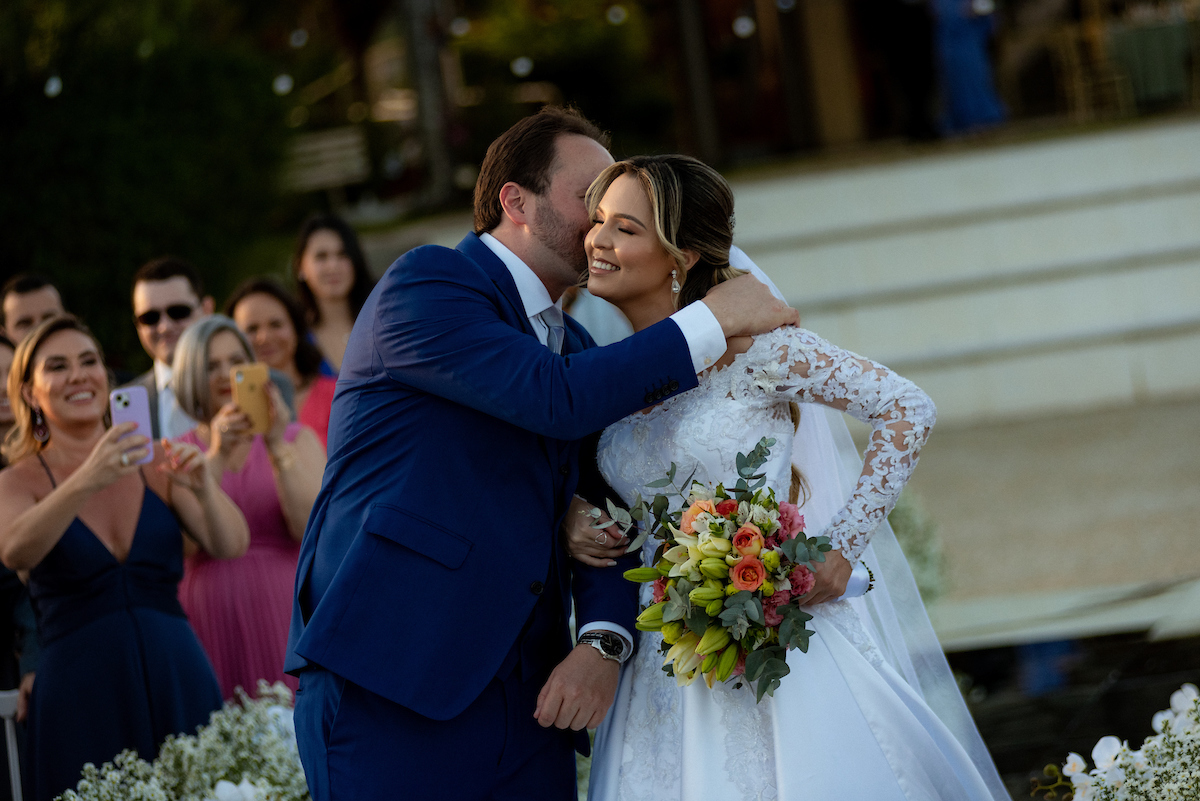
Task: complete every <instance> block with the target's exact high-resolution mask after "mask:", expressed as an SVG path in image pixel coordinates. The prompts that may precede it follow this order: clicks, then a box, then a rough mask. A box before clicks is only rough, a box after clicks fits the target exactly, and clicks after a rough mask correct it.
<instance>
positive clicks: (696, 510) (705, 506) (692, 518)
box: [679, 501, 717, 534]
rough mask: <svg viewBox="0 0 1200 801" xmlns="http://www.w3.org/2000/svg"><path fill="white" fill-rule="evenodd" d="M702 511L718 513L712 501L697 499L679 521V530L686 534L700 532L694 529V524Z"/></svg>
mask: <svg viewBox="0 0 1200 801" xmlns="http://www.w3.org/2000/svg"><path fill="white" fill-rule="evenodd" d="M701 512H708V513H709V514H710V515H715V514H716V513H717V507H715V506H713V502H712V501H696V502H695V503H693V504H692V505H691V507H690V508H689V509H688V510H687V511H686V512H684V513H683V519H682V520H680V521H679V530H680V531H682V532H683V533H684V534H698V533H700V532H698V531H692V524H693V523H695V522H696V518H697V517H699V516H700V513H701Z"/></svg>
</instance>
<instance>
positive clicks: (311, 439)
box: [172, 315, 325, 698]
mask: <svg viewBox="0 0 1200 801" xmlns="http://www.w3.org/2000/svg"><path fill="white" fill-rule="evenodd" d="M252 361H254V351H253V349H252V348H251V347H250V343H249V342H248V341H247V340H246V338H245V336H244V335H243V334H242V332H241V331H239V330H238V328H237V326H236V325H235V324H234V322H233V320H231V319H229V318H228V317H224V316H222V315H213V316H211V317H206V318H204V319H203V320H201V321H199V322H197V323H195V324H194V325H192V326H191V327H190V328H188V329H187V331H185V332H184V334H183V336H182V337H180V339H179V344H178V345H177V346H176V348H175V361H174V366H173V367H174V369H173V378H172V384H173V387H174V389H175V397H176V398H178V399H179V404H180V406H181V407H182V408H183V409H184V410H185V411H186V412H187V413H188V414H190V415H191V416H192V417H193V418H195V419H196V420H198V421H201V422H200V423H199V425H198V426H197V428H196V429H195V430H194V431H191V432H189V433H188V434H185V435H184V436H183V437H181V438H180V439H181V441H183V442H190V443H192V444H195V445H198V446H200V447H201V448H204V449H206V450H207V452H208V458H209V459H211V460H213V461H214V462H216V463H218V464H219V465H220V466H221V467H222V468H223V471H222V478H221V488H222V489H223V490H224V491H225V493H226V494H227V495H229V497H230V498H232V499H233V502H234V503H235V504H237V506H238V508H240V509H241V510H242V514H243V515H245V517H246V522H247V523H248V524H249V527H250V547H249V549H248V550H247V551H246V555H245V556H242V557H241V558H239V559H233V560H228V561H218V560H215V559H211V558H209V557H208V556H207V555H205V554H203V553H199V552H197V553H193V554H190V555H189V556H188V558H187V562H186V565H185V569H184V577H183V581H182V582H181V583H180V585H179V601H180V603H181V604H182V605H183V608H184V611H186V612H187V615H188V618H189V619H190V620H191V622H192V627H193V628H194V629H195V630H196V635H197V636H198V637H199V638H200V642H201V644H202V645H203V646H204V650H205V651H207V652H208V656H209V658H210V659H211V660H212V663H213V668H214V669H215V670H216V673H217V680H218V681H219V682H220V685H221V694H222V695H223V696H224V697H225V698H230V697H232V696H233V694H234V688H235V687H239V686H240V687H242V688H244V689H245V690H246V691H247V692H248V693H250V694H251V695H254V691H255V688H256V687H257V685H258V681H259V679H266V680H267V681H269V682H275V681H280V680H282V681H284V682H286V683H287V684H288V686H290V687H291V688H292V689H293V690H295V689H296V680H295V679H294V678H292V677H291V676H285V675H284V673H283V656H284V649H285V648H286V645H287V635H288V625H289V621H290V619H291V613H292V585H293V583H294V581H295V576H296V558H297V556H298V554H299V548H300V538H301V537H302V536H303V535H304V526H305V524H306V523H307V521H308V513H309V511H310V510H311V509H312V504H313V500H314V499H315V498H316V496H317V490H318V489H319V488H320V485H321V474H322V472H323V471H324V469H325V453H324V449H323V448H322V447H321V444H320V443H319V442H318V441H317V437H316V435H315V434H313V432H312V431H311V430H310V429H308V428H305V427H304V426H302V425H299V424H297V423H290V422H288V419H287V418H288V415H287V413H286V407H285V406H284V404H283V399H282V398H281V397H280V395H279V391H278V390H277V389H276V388H275V387H274V386H271V387H270V399H271V404H270V405H271V428H270V430H269V431H268V432H267V433H266V434H265V435H263V434H252V433H251V432H250V430H249V429H250V420H249V419H248V418H247V416H246V415H245V413H243V412H242V411H241V410H239V409H238V407H237V406H236V405H235V404H234V403H233V395H232V386H231V384H230V380H229V370H230V368H231V367H233V366H235V365H239V364H248V363H250V362H252ZM281 412H282V413H281Z"/></svg>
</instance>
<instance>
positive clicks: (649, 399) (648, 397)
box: [642, 392, 654, 404]
mask: <svg viewBox="0 0 1200 801" xmlns="http://www.w3.org/2000/svg"><path fill="white" fill-rule="evenodd" d="M642 400H644V401H645V402H646V403H647V404H650V403H654V393H653V392H647V393H646V397H644V398H642Z"/></svg>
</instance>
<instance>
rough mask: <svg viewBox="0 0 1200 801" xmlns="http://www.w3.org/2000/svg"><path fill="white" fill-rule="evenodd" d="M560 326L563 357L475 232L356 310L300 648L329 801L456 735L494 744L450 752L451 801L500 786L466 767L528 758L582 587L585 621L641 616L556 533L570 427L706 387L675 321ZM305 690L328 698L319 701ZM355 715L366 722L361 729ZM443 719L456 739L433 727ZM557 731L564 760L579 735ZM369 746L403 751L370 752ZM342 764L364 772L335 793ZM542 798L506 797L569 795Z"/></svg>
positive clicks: (301, 707) (301, 717) (405, 267)
mask: <svg viewBox="0 0 1200 801" xmlns="http://www.w3.org/2000/svg"><path fill="white" fill-rule="evenodd" d="M566 325H567V331H566V342H565V344H564V348H563V355H562V356H559V355H556V354H554V353H553V352H551V351H550V350H549V349H547V348H546V347H545V346H544V345H542V344H541V343H540V342H539V341H538V339H537V337H536V335H535V334H534V332H533V330H532V328H531V327H530V325H529V322H528V319H527V318H526V315H525V310H524V308H523V306H522V304H521V300H520V296H519V294H518V292H517V288H516V285H515V283H514V282H513V279H512V276H511V274H510V273H509V272H508V269H507V268H506V267H505V266H504V264H503V262H501V261H500V259H499V258H497V257H496V256H495V254H493V253H492V251H491V250H489V249H488V248H487V246H486V245H484V244H483V243H482V242H481V241H480V240H479V239H478V238H477V237H476V236H474V235H469V236H467V237H466V238H465V239H464V240H463V241H462V242H461V243H460V244H459V246H458V248H457V250H449V249H447V248H441V247H434V246H429V247H422V248H417V249H415V250H413V251H410V252H409V253H407V254H406V255H405V256H403V257H402V258H400V259H399V260H398V261H397V262H396V263H395V264H393V265H392V266H391V268H389V269H388V271H387V273H386V274H385V275H384V277H383V278H382V279H381V280H380V282H379V284H378V285H377V286H376V288H375V290H374V291H373V292H372V293H371V296H370V298H369V299H368V300H367V302H366V304H365V305H364V306H363V309H362V312H361V313H360V314H359V317H358V322H357V324H356V325H355V327H354V332H353V333H352V335H351V337H350V342H349V346H348V347H347V350H346V356H345V359H344V360H343V362H342V368H341V372H340V376H339V379H338V387H337V393H336V395H335V397H334V402H333V410H332V414H331V418H330V428H329V461H328V465H327V467H326V470H325V476H324V480H323V482H322V487H321V491H320V494H319V495H318V497H317V501H316V503H315V504H314V506H313V511H312V515H311V517H310V518H309V521H308V528H307V530H306V531H305V534H304V541H303V544H302V546H301V551H300V562H299V567H298V572H297V579H296V599H295V604H294V607H293V615H292V627H291V635H290V638H289V642H288V657H287V664H286V669H287V670H288V671H290V672H294V673H299V674H300V675H301V694H300V698H299V699H298V702H297V727H298V735H299V737H300V739H301V752H302V755H303V756H304V757H305V765H306V769H307V770H308V771H309V779H310V785H311V784H313V783H314V781H315V782H316V784H317V785H318V786H314V787H313V791H314V797H316V798H317V799H318V801H322V799H325V798H335V797H346V798H349V797H355V798H372V797H379V798H385V797H397V795H396V793H397V790H401V791H403V790H404V789H405V788H406V785H405V781H406V779H405V776H406V775H412V772H413V771H419V770H425V769H433V770H436V769H437V768H436V765H437V764H449V763H445V759H446V755H445V754H444V753H441V750H442V749H445V748H446V747H448V746H447V743H453V742H455V740H454V739H453V738H459V741H461V738H462V737H464V736H468V737H476V738H478V742H476V743H474V744H473V745H469V744H468V743H460V746H459V747H461V748H464V749H465V748H467V747H470V748H472V749H473V750H475V751H483V752H486V753H487V754H488V755H489V756H488V757H487V759H484V760H483V763H481V764H480V765H472V764H467V763H459V764H457V767H456V770H457V771H458V773H457V774H456V775H455V776H453V777H449V778H450V783H451V785H453V786H459V787H462V788H466V789H463V790H462V793H461V795H459V794H455V792H450V794H447V790H448V789H452V788H448V787H447V786H446V785H445V784H443V785H442V789H441V792H440V793H439V797H441V798H451V797H454V798H458V797H463V798H476V797H478V798H483V797H508V796H506V795H505V793H504V792H503V791H502V790H501V789H496V785H495V780H494V777H488V776H477V775H474V774H475V773H478V772H479V771H484V770H487V767H488V765H494V764H496V763H494V762H490V761H489V760H490V759H491V756H490V754H491V752H490V751H488V749H489V748H492V747H493V745H494V744H495V743H496V742H499V743H500V745H499V746H496V747H498V748H499V749H500V750H499V752H498V754H499V755H498V756H496V760H497V762H499V763H500V764H501V768H500V770H501V772H502V773H503V772H504V771H505V770H506V769H507V768H505V760H508V761H509V767H512V764H511V763H512V760H514V759H516V760H517V762H521V760H522V759H524V758H523V757H519V755H518V756H517V757H514V754H513V749H514V748H519V747H525V745H522V744H521V743H522V742H523V739H522V738H524V737H525V735H526V734H529V737H530V738H533V739H536V738H537V737H538V736H541V735H539V734H538V733H537V732H536V731H535V732H533V733H528V732H524V733H520V734H516V733H514V732H513V731H512V730H511V727H512V726H513V725H515V724H513V723H512V721H513V720H516V721H524V720H525V719H526V718H528V720H529V721H532V720H533V718H532V715H533V708H534V707H533V703H534V700H535V699H536V693H537V690H538V689H540V685H541V682H543V681H544V680H545V677H546V676H548V675H549V672H550V669H552V668H553V666H554V664H556V663H557V662H558V661H560V660H561V659H562V658H563V657H564V656H565V655H566V653H567V651H568V650H569V649H570V642H569V636H568V633H567V629H566V615H567V610H569V609H570V601H571V596H572V595H573V596H574V600H575V608H576V620H577V623H578V625H580V626H583V625H585V624H587V623H589V622H592V621H611V622H615V623H618V624H620V625H623V626H625V627H626V628H627V629H629V630H631V631H632V630H633V629H634V617H635V614H636V585H633V584H632V583H631V582H627V581H625V580H624V579H623V578H622V576H621V569H620V568H611V569H607V570H605V569H592V568H588V567H586V566H582V565H579V564H577V563H576V564H574V565H569V564H568V562H567V560H566V558H565V554H564V553H563V550H562V548H561V546H560V543H559V537H558V534H557V532H558V530H559V525H560V523H561V521H562V518H563V516H564V514H565V512H566V509H567V507H568V505H569V503H570V499H571V495H572V493H573V492H575V491H576V488H577V485H579V482H580V467H579V459H578V453H579V441H580V440H582V439H584V438H586V437H588V435H590V434H592V433H593V432H596V431H598V430H600V429H602V428H604V427H605V426H606V425H609V424H611V423H612V422H614V421H616V420H618V419H620V418H621V417H624V416H626V415H628V414H631V413H633V412H635V411H637V410H638V409H641V408H643V407H645V406H647V405H649V404H651V403H653V402H655V401H657V400H660V399H662V398H665V397H669V396H670V395H673V394H676V393H678V392H682V391H684V390H687V389H690V388H692V387H694V386H695V385H696V376H695V373H694V368H693V366H692V361H691V356H690V354H689V352H688V347H687V343H686V341H685V340H684V337H683V335H682V333H681V332H680V330H679V328H678V326H676V325H675V324H674V323H673V322H671V321H664V322H662V323H659V324H658V325H655V326H653V327H651V328H649V329H647V330H645V331H643V332H640V333H639V334H637V335H635V336H633V337H631V338H629V339H627V340H625V341H623V342H619V343H617V344H614V345H610V346H608V347H605V348H595V347H592V345H593V343H592V341H591V338H590V337H589V336H588V335H587V332H586V331H584V330H583V328H582V327H580V326H579V325H578V324H577V323H575V322H574V321H573V320H570V318H567V322H566ZM593 461H594V460H593ZM585 467H591V465H590V464H589V465H586V466H585ZM590 472H591V473H593V474H594V472H595V471H594V470H591V471H590ZM585 478H586V476H585ZM585 483H587V482H585ZM630 558H635V557H632V555H631V557H630ZM306 676H308V677H309V678H308V685H309V686H306V683H305V682H306ZM313 676H319V677H320V678H312V677H313ZM505 682H508V683H505ZM513 682H515V684H514V683H513ZM317 685H319V687H317ZM314 687H317V689H316V690H314V692H315V693H316V694H318V695H320V700H317V699H316V698H315V697H313V698H312V700H310V697H307V696H306V694H307V693H310V690H311V689H312V688H314ZM514 688H515V689H514ZM530 692H532V698H531V697H529V693H530ZM347 704H349V705H351V706H354V705H357V706H355V709H357V710H358V712H357V713H352V711H350V710H345V709H342V708H341V707H345V706H347ZM514 704H516V705H517V706H521V707H525V706H527V708H521V709H516V710H514V709H509V707H512V706H513V705H514ZM306 705H307V706H306ZM393 706H394V708H393ZM360 707H361V708H360ZM380 710H383V711H380ZM506 715H507V716H508V718H507V719H508V720H509V723H507V724H506V723H505V720H506ZM350 719H353V720H355V721H356V723H355V726H357V727H359V728H361V729H363V730H362V731H357V732H354V733H353V741H352V740H350V739H346V738H347V737H348V736H349V733H347V732H345V731H344V728H345V725H346V720H350ZM438 721H441V722H444V725H442V726H441V727H440V728H439V726H438V725H435V722H438ZM335 724H336V725H337V726H342V727H343V731H342V732H341V734H340V735H339V733H338V732H337V731H335V730H334V727H335ZM506 725H508V726H509V727H510V730H509V731H508V732H507V734H506V733H505V726H506ZM533 725H534V726H535V727H536V723H534V724H533ZM456 727H457V728H456ZM371 729H374V731H373V730H371ZM391 729H402V730H403V732H401V733H400V734H396V732H395V731H391ZM423 729H425V730H427V733H423ZM491 729H498V733H497V732H494V731H491ZM447 731H448V732H451V733H452V735H447V736H450V737H451V739H450V740H439V737H440V736H441V735H439V734H436V733H435V732H447ZM544 736H545V737H546V738H557V739H554V742H556V743H562V742H565V743H566V749H567V750H566V753H567V754H568V755H569V751H570V745H571V742H572V740H571V738H570V737H569V735H563V734H562V733H560V732H557V731H556V730H553V729H551V730H546V732H545V735H544ZM339 737H340V738H341V739H339ZM396 737H398V738H400V739H398V740H396V739H394V740H391V741H389V740H388V738H396ZM489 738H491V739H489ZM335 741H336V742H335ZM372 742H394V743H398V744H399V747H400V748H402V750H403V753H395V754H394V755H393V757H394V758H393V759H392V760H391V761H389V763H388V764H386V765H384V764H379V765H373V764H369V763H370V761H371V760H372V758H373V757H371V756H370V754H369V752H370V748H369V747H366V746H365V745H364V744H370V743H372ZM527 745H528V747H529V748H530V749H533V750H534V751H537V750H538V749H541V750H542V751H543V752H545V749H546V747H547V746H546V744H545V743H537V742H533V741H532V739H531V740H530V742H529V743H528V744H527ZM584 746H586V740H584ZM554 747H555V748H557V746H554ZM393 748H394V746H393ZM551 750H553V749H551ZM335 752H336V753H335ZM531 753H532V752H531ZM324 755H328V758H329V760H330V765H332V764H333V761H334V759H335V757H336V759H337V760H340V761H339V763H338V765H339V767H337V768H336V769H335V768H333V767H329V768H328V770H329V772H330V774H336V775H322V776H320V777H318V778H317V779H315V780H314V773H317V774H323V771H325V770H326V768H327V766H326V765H324V764H322V765H319V766H318V765H314V764H312V763H313V762H314V760H321V759H324V758H325V756H324ZM481 759H483V758H482V757H481ZM531 759H532V758H531ZM553 759H555V760H558V761H561V755H556V756H554V757H553ZM355 760H357V761H358V763H359V764H353V763H354V762H355ZM439 760H440V762H439ZM468 762H469V760H468ZM526 762H527V763H528V764H527V765H526V767H528V765H531V764H533V763H532V762H529V761H528V760H526ZM523 764H524V763H523ZM555 764H558V763H557V761H556V762H555ZM566 764H567V767H566V770H568V771H570V777H571V781H572V782H573V775H574V773H573V765H571V764H570V761H569V760H567V763H566ZM522 769H523V768H520V767H519V766H517V767H516V768H513V771H510V772H520V770H522ZM406 771H408V773H407V774H406ZM564 775H565V771H564ZM372 776H374V777H375V778H372ZM350 777H353V781H354V782H355V783H356V785H355V787H353V788H346V787H342V788H341V789H339V785H344V783H345V781H348V780H349V779H350ZM443 778H447V777H443ZM328 783H332V785H333V791H332V792H331V791H330V790H329V788H328V786H321V785H323V784H328ZM372 783H377V784H379V786H378V787H377V788H375V789H372V788H373V784H372ZM472 788H476V789H472ZM529 792H531V791H530V790H529V789H528V788H525V789H521V790H520V791H516V790H514V791H512V797H521V796H522V795H523V796H524V797H547V798H550V797H558V795H557V793H558V790H555V791H553V792H549V791H548V792H547V794H546V795H545V796H539V795H534V796H530V795H529Z"/></svg>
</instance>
